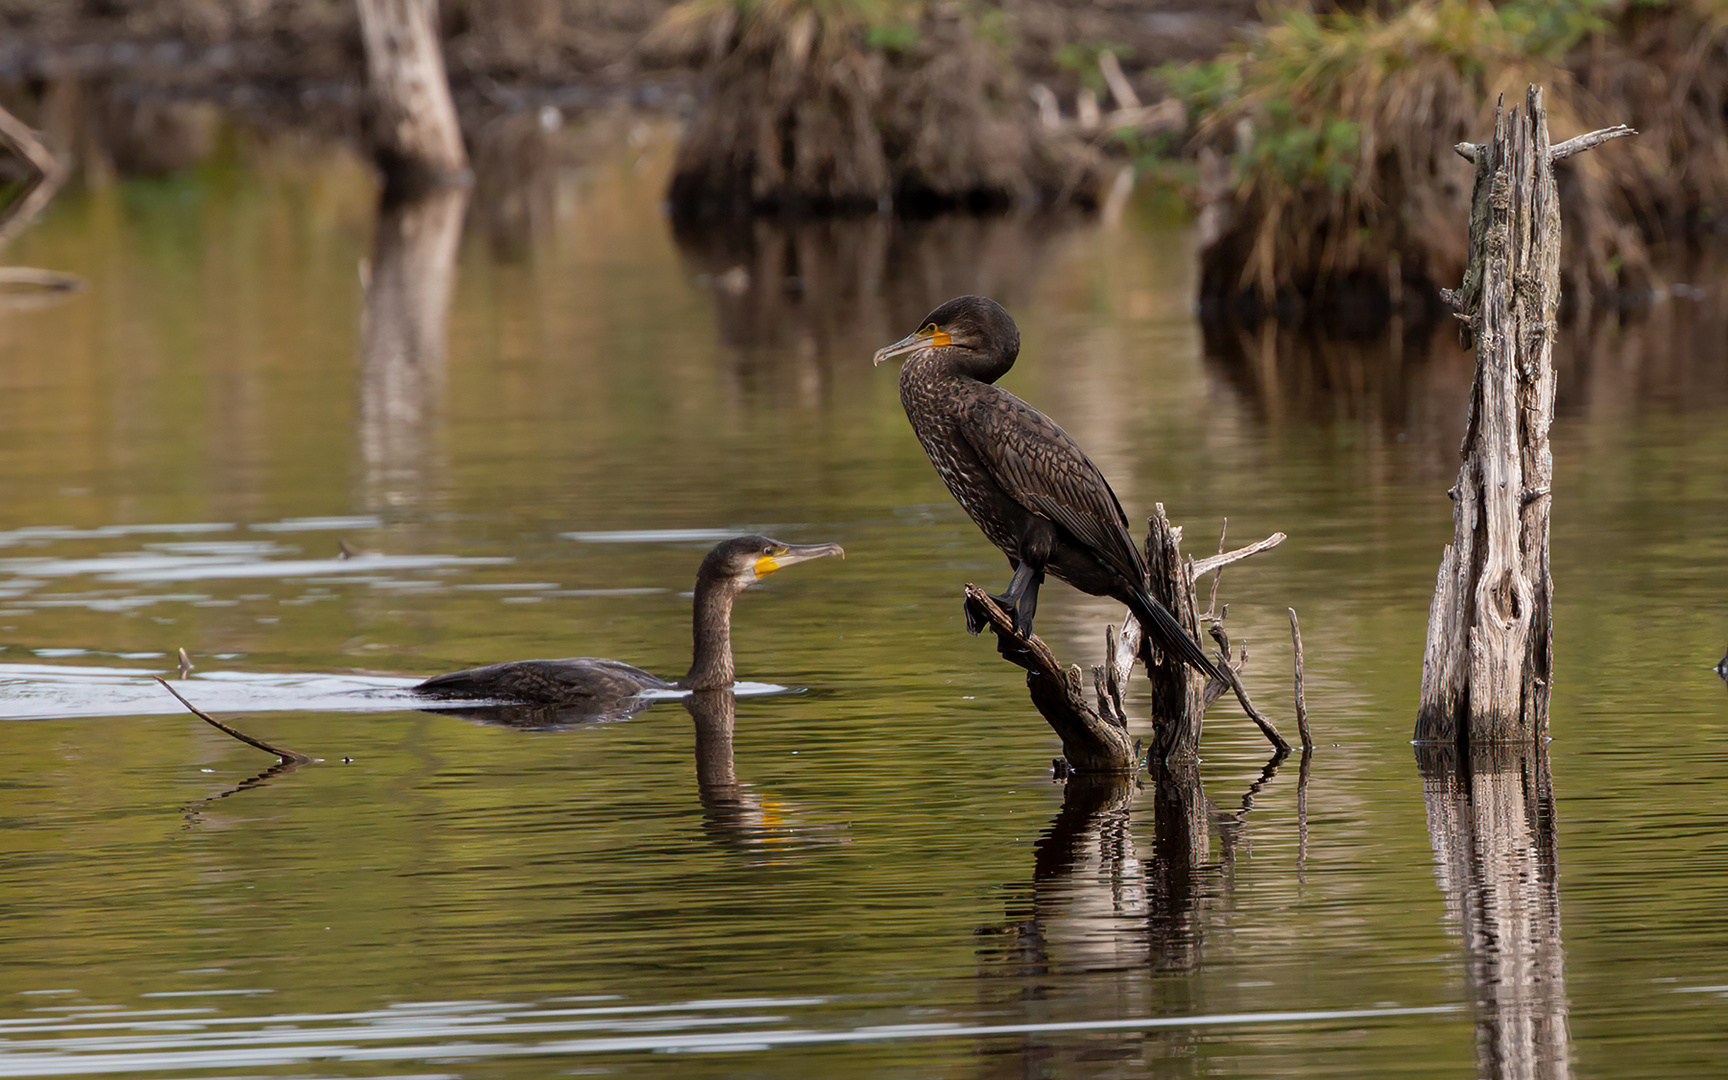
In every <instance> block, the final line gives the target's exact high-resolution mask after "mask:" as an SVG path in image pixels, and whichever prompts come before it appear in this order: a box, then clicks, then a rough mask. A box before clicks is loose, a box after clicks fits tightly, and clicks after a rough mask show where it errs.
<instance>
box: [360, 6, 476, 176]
mask: <svg viewBox="0 0 1728 1080" xmlns="http://www.w3.org/2000/svg"><path fill="white" fill-rule="evenodd" d="M358 3H359V7H360V35H361V38H362V39H363V40H364V43H365V47H366V77H367V81H368V83H369V89H370V94H371V117H370V125H371V139H372V150H373V156H374V157H375V158H376V159H377V161H378V167H379V169H380V170H381V171H382V172H383V173H384V178H385V182H386V184H388V185H390V186H391V187H401V188H407V189H414V188H421V187H434V186H438V185H442V184H451V183H462V182H465V181H466V179H467V176H468V153H467V151H466V150H464V149H463V147H462V128H461V126H460V124H458V122H457V119H456V106H455V103H454V102H452V101H451V99H450V82H449V79H448V78H447V77H446V76H445V72H444V53H443V51H442V50H441V48H440V47H439V43H438V31H437V27H438V8H437V3H436V0H358Z"/></svg>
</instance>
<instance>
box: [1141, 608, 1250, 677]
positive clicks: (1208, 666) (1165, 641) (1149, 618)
mask: <svg viewBox="0 0 1728 1080" xmlns="http://www.w3.org/2000/svg"><path fill="white" fill-rule="evenodd" d="M1135 599H1136V600H1138V601H1139V602H1138V603H1135V604H1129V605H1128V606H1129V607H1130V608H1131V609H1134V617H1135V618H1136V619H1139V620H1140V629H1142V630H1144V631H1145V632H1146V634H1147V635H1148V636H1150V637H1151V638H1152V642H1153V644H1155V645H1157V646H1158V647H1159V648H1160V649H1162V650H1163V651H1165V652H1167V653H1170V654H1172V655H1174V656H1176V657H1177V658H1178V659H1180V660H1182V661H1184V662H1185V663H1187V664H1189V665H1190V666H1192V667H1193V668H1194V669H1195V670H1196V671H1198V672H1200V673H1201V674H1202V675H1204V676H1206V677H1207V678H1208V679H1217V680H1218V681H1219V682H1228V681H1229V680H1228V679H1225V678H1224V676H1223V675H1222V674H1220V673H1219V671H1218V667H1217V665H1215V664H1213V663H1212V661H1211V659H1209V658H1208V657H1207V655H1206V653H1205V652H1204V651H1203V650H1202V649H1201V648H1200V646H1199V644H1198V643H1196V642H1195V640H1194V639H1193V638H1191V637H1189V636H1188V631H1186V630H1184V629H1182V624H1181V623H1179V622H1177V621H1176V616H1174V615H1172V614H1170V609H1169V608H1167V607H1165V606H1164V605H1163V604H1162V603H1160V602H1159V601H1158V598H1157V597H1155V596H1150V595H1147V594H1145V593H1142V594H1140V595H1138V596H1136V597H1135Z"/></svg>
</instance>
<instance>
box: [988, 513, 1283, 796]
mask: <svg viewBox="0 0 1728 1080" xmlns="http://www.w3.org/2000/svg"><path fill="white" fill-rule="evenodd" d="M1283 542H1284V534H1283V533H1273V534H1272V535H1271V536H1268V537H1267V538H1266V539H1264V540H1261V541H1259V542H1257V543H1253V544H1249V545H1247V546H1246V547H1241V548H1237V549H1236V550H1234V551H1224V550H1222V545H1223V540H1222V538H1220V540H1219V545H1220V550H1219V552H1218V554H1217V555H1212V556H1208V557H1207V558H1204V559H1200V560H1196V561H1192V562H1190V561H1189V560H1187V559H1185V558H1183V557H1182V549H1181V545H1182V530H1181V528H1179V527H1177V526H1173V525H1171V524H1170V519H1169V517H1167V516H1166V515H1165V513H1164V505H1163V504H1162V503H1159V504H1158V507H1157V513H1156V514H1154V515H1153V517H1152V518H1151V519H1150V520H1148V522H1147V536H1146V552H1147V562H1148V564H1149V570H1150V574H1151V581H1150V582H1149V585H1150V587H1151V589H1152V594H1153V595H1154V596H1156V597H1158V598H1159V599H1160V600H1161V601H1162V602H1163V603H1164V605H1165V606H1166V607H1168V608H1169V609H1170V610H1171V612H1173V613H1174V614H1175V615H1176V618H1177V620H1178V621H1179V622H1181V623H1182V625H1183V627H1184V628H1185V629H1186V630H1187V631H1188V632H1189V633H1190V634H1193V635H1194V636H1195V637H1196V638H1198V637H1199V636H1200V635H1199V634H1198V632H1197V631H1198V628H1199V626H1200V624H1201V622H1202V621H1203V619H1202V616H1201V614H1200V611H1199V606H1198V604H1197V603H1196V602H1195V598H1194V579H1195V578H1197V577H1201V576H1203V575H1205V574H1207V573H1216V572H1218V571H1220V570H1222V569H1223V568H1224V567H1226V566H1228V565H1230V564H1231V563H1233V562H1239V561H1240V560H1242V559H1246V558H1247V557H1249V556H1250V555H1254V554H1257V553H1259V552H1261V551H1265V550H1267V549H1268V548H1273V547H1277V546H1278V545H1279V544H1281V543H1283ZM1212 599H1213V602H1214V603H1216V601H1217V589H1216V588H1214V589H1213V596H1212ZM966 609H967V611H968V612H969V613H970V615H971V617H972V620H973V622H974V624H975V625H979V626H989V627H990V629H991V630H992V631H993V632H994V633H995V635H996V649H997V651H998V652H1000V653H1001V654H1002V657H1003V659H1005V660H1007V661H1008V662H1009V663H1011V664H1016V665H1018V666H1020V667H1022V668H1025V669H1026V689H1027V691H1028V692H1029V694H1030V695H1031V698H1032V704H1033V705H1035V706H1036V707H1037V709H1038V711H1039V712H1040V713H1042V714H1043V715H1044V719H1045V720H1047V721H1048V722H1049V724H1050V726H1051V728H1053V729H1054V730H1055V732H1056V734H1057V735H1058V736H1060V737H1061V739H1062V754H1063V757H1064V759H1065V760H1066V761H1067V763H1068V766H1069V767H1070V768H1071V769H1072V770H1073V771H1075V772H1077V773H1113V772H1118V773H1119V772H1133V771H1135V770H1136V769H1138V768H1139V767H1140V761H1139V760H1138V755H1137V746H1136V743H1135V741H1134V739H1133V738H1132V737H1131V736H1130V735H1129V734H1128V716H1127V714H1126V712H1125V711H1124V709H1123V704H1122V703H1123V701H1124V699H1125V695H1126V688H1127V685H1128V678H1129V674H1130V672H1131V671H1132V670H1133V667H1134V661H1135V660H1136V659H1139V660H1140V661H1141V662H1143V663H1144V664H1145V666H1146V671H1147V673H1148V676H1149V677H1150V678H1151V680H1152V725H1153V746H1152V752H1151V759H1152V760H1154V761H1164V760H1167V759H1168V760H1172V761H1180V760H1198V758H1197V755H1198V751H1199V747H1200V727H1201V721H1202V720H1203V718H1204V717H1205V714H1206V710H1207V708H1208V707H1210V706H1211V704H1212V703H1213V702H1214V701H1216V700H1217V699H1218V698H1219V697H1220V696H1222V695H1223V694H1224V692H1225V691H1226V690H1233V691H1234V692H1235V694H1236V698H1237V701H1238V702H1240V703H1241V705H1242V709H1243V711H1244V712H1246V713H1247V714H1248V716H1249V718H1250V719H1252V720H1253V721H1254V722H1255V723H1256V724H1257V725H1259V727H1260V730H1261V732H1262V733H1264V734H1265V736H1266V738H1267V740H1268V741H1270V742H1271V743H1272V745H1273V747H1275V748H1276V749H1277V750H1278V751H1279V753H1280V754H1283V753H1287V752H1288V751H1289V749H1290V745H1289V743H1287V742H1285V741H1284V738H1283V736H1282V735H1280V734H1279V733H1278V729H1277V728H1276V727H1275V726H1274V725H1273V724H1272V722H1271V721H1270V720H1267V719H1266V718H1265V716H1264V715H1262V714H1261V713H1260V711H1259V710H1258V709H1256V708H1255V707H1254V704H1253V702H1252V701H1251V700H1249V698H1248V694H1247V691H1246V690H1245V689H1244V688H1243V686H1242V681H1241V677H1240V675H1239V673H1238V670H1237V669H1238V668H1239V667H1240V666H1241V664H1240V663H1236V664H1232V663H1231V662H1230V658H1229V643H1228V638H1222V637H1221V635H1220V634H1218V633H1214V635H1213V636H1214V638H1215V639H1219V643H1220V644H1221V645H1223V646H1224V652H1223V655H1222V656H1221V657H1220V658H1219V660H1218V663H1219V667H1220V670H1223V671H1225V672H1226V673H1227V674H1228V675H1229V676H1230V683H1229V684H1225V683H1222V682H1219V681H1217V680H1212V681H1210V682H1206V681H1203V680H1202V679H1201V677H1200V676H1199V675H1198V674H1197V673H1195V672H1194V671H1193V670H1192V669H1190V668H1189V667H1188V666H1187V665H1186V664H1184V663H1182V662H1181V661H1179V660H1177V659H1175V658H1174V657H1163V658H1162V659H1159V658H1157V657H1156V656H1155V655H1154V653H1155V651H1156V650H1155V649H1154V648H1153V646H1152V645H1151V644H1150V643H1149V642H1148V641H1147V640H1146V637H1145V634H1144V633H1143V632H1142V630H1141V628H1140V624H1139V623H1138V622H1137V621H1136V620H1135V618H1134V616H1133V614H1132V613H1129V612H1124V613H1123V621H1122V629H1121V630H1120V632H1118V631H1117V630H1115V629H1114V628H1108V629H1107V630H1106V632H1105V639H1104V663H1102V664H1098V665H1094V666H1093V668H1092V691H1093V694H1094V695H1095V697H1094V699H1093V700H1088V697H1087V694H1086V688H1085V684H1084V681H1083V679H1082V677H1081V673H1080V668H1079V667H1078V666H1074V665H1068V666H1064V665H1063V664H1062V662H1061V661H1059V660H1058V659H1056V655H1055V654H1054V653H1052V652H1051V651H1050V647H1049V646H1048V645H1046V644H1045V643H1044V641H1043V640H1042V639H1041V638H1039V637H1038V636H1037V635H1036V634H1031V635H1027V634H1022V633H1021V632H1020V631H1019V630H1018V629H1017V628H1016V627H1015V625H1014V620H1013V618H1012V617H1010V616H1009V615H1008V613H1007V612H1005V611H1003V610H1002V608H1001V607H1000V606H999V605H998V604H997V603H996V601H995V599H994V598H993V597H992V596H991V595H990V594H989V593H987V592H985V591H984V590H983V589H981V588H979V587H978V586H977V585H973V584H970V583H969V584H967V586H966ZM1205 619H1206V620H1209V621H1211V622H1212V625H1213V627H1214V629H1215V630H1216V629H1217V628H1218V627H1219V624H1220V623H1221V622H1222V616H1221V615H1219V614H1215V613H1213V612H1207V614H1206V616H1205Z"/></svg>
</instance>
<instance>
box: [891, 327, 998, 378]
mask: <svg viewBox="0 0 1728 1080" xmlns="http://www.w3.org/2000/svg"><path fill="white" fill-rule="evenodd" d="M1019 355H1020V339H1019V336H1018V335H1016V336H1015V338H1014V341H1013V342H1012V343H1011V344H1009V345H1007V346H1004V347H993V348H989V349H963V348H960V347H959V346H957V345H948V346H944V347H942V348H936V349H930V350H929V351H927V352H925V353H924V355H922V356H916V357H913V358H912V359H911V360H910V361H908V362H907V363H906V365H905V366H906V367H911V366H912V365H914V364H917V365H919V366H920V367H922V368H924V369H925V370H927V371H929V372H931V373H936V374H941V375H953V376H958V377H960V378H963V379H977V380H978V381H979V382H982V383H993V382H995V381H996V380H997V379H1000V378H1001V377H1002V376H1004V375H1006V374H1008V370H1009V369H1010V368H1012V367H1013V366H1014V360H1015V358H1017V357H1018V356H1019Z"/></svg>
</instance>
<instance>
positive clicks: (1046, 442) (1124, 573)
mask: <svg viewBox="0 0 1728 1080" xmlns="http://www.w3.org/2000/svg"><path fill="white" fill-rule="evenodd" d="M919 326H920V329H918V330H917V331H915V332H914V333H912V334H909V335H908V336H906V337H905V338H903V339H901V340H900V341H897V342H895V343H894V344H892V345H890V346H888V347H887V348H885V349H882V350H880V351H878V352H877V353H876V361H875V362H876V363H877V364H880V363H882V361H884V360H894V359H898V358H900V357H905V358H906V361H905V364H904V365H903V366H902V367H901V368H900V402H901V404H902V405H904V406H905V407H906V418H907V419H908V420H910V421H912V430H913V431H914V432H916V433H917V435H918V441H919V442H920V443H922V444H923V445H924V452H925V453H927V454H929V455H930V461H931V463H932V464H934V465H935V466H936V471H937V472H938V473H940V474H941V476H942V481H943V482H944V483H945V484H947V485H948V490H949V491H950V492H951V493H952V494H953V495H954V498H955V499H956V500H957V501H958V502H959V503H960V506H961V507H962V508H963V509H965V511H966V513H967V514H969V515H971V517H972V520H973V521H974V522H976V523H977V525H978V527H979V528H980V529H982V530H983V531H984V535H985V536H987V537H989V539H990V542H991V543H993V544H995V545H996V546H997V547H999V548H1001V549H1002V553H1003V554H1004V555H1007V556H1008V563H1009V565H1010V566H1012V567H1013V568H1014V577H1013V580H1012V581H1010V582H1009V584H1008V590H1007V591H1006V592H1005V593H1003V595H1002V596H1000V597H997V598H996V599H997V600H998V601H999V602H1000V603H1001V604H1002V606H1003V607H1004V608H1005V609H1007V610H1008V611H1009V612H1011V613H1012V614H1013V616H1014V625H1015V628H1016V629H1018V630H1019V631H1021V632H1022V633H1024V634H1028V635H1029V634H1031V633H1032V616H1033V614H1034V613H1035V612H1036V610H1037V607H1038V586H1039V585H1040V584H1042V583H1043V581H1044V574H1045V573H1046V572H1049V573H1052V574H1055V575H1056V576H1057V577H1059V578H1061V579H1062V580H1063V581H1066V582H1067V583H1068V584H1070V585H1072V586H1074V587H1075V588H1076V589H1079V590H1080V591H1081V592H1084V593H1091V594H1092V595H1093V596H1109V597H1113V598H1115V599H1116V600H1119V601H1121V602H1122V603H1123V604H1126V605H1127V606H1128V609H1129V610H1130V611H1132V612H1133V613H1134V617H1135V618H1137V619H1138V620H1139V621H1140V625H1141V627H1142V628H1143V629H1144V630H1145V631H1146V633H1147V635H1148V636H1149V637H1150V638H1151V640H1152V641H1153V643H1154V644H1156V645H1157V646H1158V647H1159V648H1160V649H1162V650H1163V651H1164V652H1166V653H1170V654H1172V655H1175V656H1177V657H1180V658H1181V659H1182V660H1185V661H1187V662H1188V663H1189V664H1192V665H1193V666H1194V667H1195V668H1196V669H1198V670H1199V671H1201V672H1202V673H1204V674H1205V675H1207V676H1209V677H1213V678H1222V676H1220V675H1219V673H1218V670H1217V668H1216V667H1214V666H1213V664H1212V661H1211V660H1209V659H1207V657H1206V654H1205V653H1204V652H1202V651H1201V649H1200V646H1199V645H1197V644H1196V643H1195V642H1194V639H1193V638H1191V637H1189V636H1188V634H1187V633H1186V632H1185V631H1184V630H1183V629H1182V624H1181V623H1179V622H1177V621H1176V617H1175V616H1174V615H1172V614H1171V613H1170V611H1169V609H1167V608H1166V607H1165V606H1164V605H1163V604H1162V603H1160V602H1159V601H1158V599H1157V598H1156V597H1154V596H1153V595H1152V594H1151V593H1150V592H1148V591H1147V584H1146V582H1147V574H1146V560H1145V557H1144V556H1143V555H1142V554H1141V552H1140V548H1139V546H1138V545H1137V544H1135V543H1134V541H1133V539H1132V538H1131V537H1130V535H1129V531H1128V516H1127V515H1126V514H1124V513H1123V512H1122V504H1121V503H1120V502H1118V501H1117V499H1116V493H1115V492H1114V491H1112V490H1110V485H1109V483H1108V482H1107V481H1106V480H1105V479H1104V474H1103V473H1101V472H1099V471H1098V466H1096V465H1094V464H1092V459H1090V458H1088V457H1087V456H1086V454H1085V452H1084V451H1082V450H1081V449H1080V447H1079V446H1078V445H1077V444H1076V443H1075V442H1074V440H1073V439H1071V438H1069V437H1068V434H1067V432H1065V431H1063V430H1062V429H1061V428H1060V427H1057V426H1056V424H1055V422H1054V421H1052V420H1051V419H1050V418H1049V417H1048V416H1045V415H1044V414H1043V413H1041V412H1039V411H1038V410H1037V409H1034V408H1033V407H1032V406H1030V405H1028V404H1026V403H1025V402H1024V401H1021V400H1020V399H1019V398H1017V397H1015V396H1014V395H1013V394H1010V393H1009V392H1008V391H1006V390H1004V389H1002V388H1001V387H999V386H996V385H995V382H996V380H997V379H1000V378H1001V377H1002V376H1003V375H1005V374H1007V373H1008V369H1009V368H1011V367H1013V366H1014V359H1015V358H1016V357H1017V356H1019V355H1020V328H1019V327H1017V326H1015V325H1014V320H1013V318H1012V317H1011V316H1010V315H1009V314H1008V312H1006V311H1004V310H1003V308H1002V305H1000V304H998V303H997V302H996V301H994V300H991V299H989V298H987V297H983V296H959V297H955V298H954V299H952V300H950V301H948V302H947V303H945V304H943V305H942V306H941V307H938V308H937V309H936V310H935V311H932V312H931V313H930V314H929V315H926V316H925V317H924V319H923V321H922V322H921V323H920V324H919ZM967 629H969V630H971V631H972V632H973V633H977V632H978V631H979V630H980V629H982V627H981V626H977V625H973V624H972V620H971V618H970V616H968V626H967Z"/></svg>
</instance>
